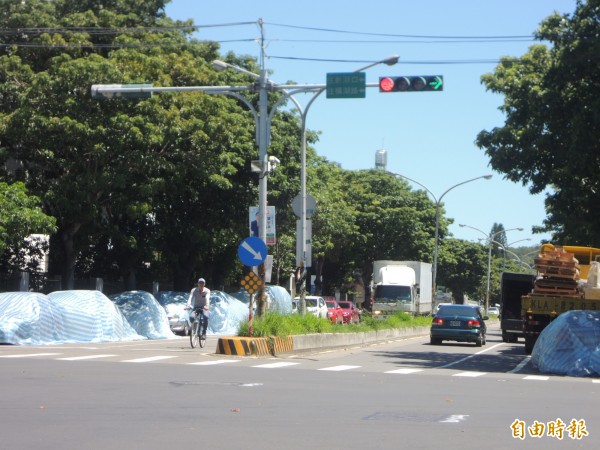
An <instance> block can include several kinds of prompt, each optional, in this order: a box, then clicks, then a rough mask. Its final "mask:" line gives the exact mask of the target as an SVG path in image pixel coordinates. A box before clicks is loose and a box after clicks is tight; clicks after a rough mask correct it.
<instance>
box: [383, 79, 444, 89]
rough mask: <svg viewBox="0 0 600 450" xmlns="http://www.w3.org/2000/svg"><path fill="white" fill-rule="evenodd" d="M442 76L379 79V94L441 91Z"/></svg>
mask: <svg viewBox="0 0 600 450" xmlns="http://www.w3.org/2000/svg"><path fill="white" fill-rule="evenodd" d="M443 89H444V77H443V76H442V75H421V76H399V77H379V92H421V91H442V90H443Z"/></svg>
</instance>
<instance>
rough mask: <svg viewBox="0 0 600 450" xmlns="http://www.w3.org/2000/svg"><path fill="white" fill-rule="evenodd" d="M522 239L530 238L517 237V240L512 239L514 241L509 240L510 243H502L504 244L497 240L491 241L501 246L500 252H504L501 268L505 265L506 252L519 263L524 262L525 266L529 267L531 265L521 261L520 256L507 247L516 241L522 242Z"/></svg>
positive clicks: (527, 239)
mask: <svg viewBox="0 0 600 450" xmlns="http://www.w3.org/2000/svg"><path fill="white" fill-rule="evenodd" d="M524 241H531V238H526V239H519V240H518V241H514V242H511V243H510V244H506V245H504V244H502V243H501V242H498V241H492V242H493V243H494V244H496V245H498V246H499V247H501V248H502V252H503V253H504V261H503V262H502V270H504V268H505V267H506V254H507V253H509V254H510V255H512V256H514V257H515V258H516V259H517V261H518V262H519V263H522V264H525V265H526V266H527V267H529V268H530V269H531V266H530V265H529V264H526V263H524V262H523V261H521V258H519V256H518V255H517V254H516V253H514V252H511V251H510V250H509V248H510V247H511V245H515V244H516V243H518V242H524Z"/></svg>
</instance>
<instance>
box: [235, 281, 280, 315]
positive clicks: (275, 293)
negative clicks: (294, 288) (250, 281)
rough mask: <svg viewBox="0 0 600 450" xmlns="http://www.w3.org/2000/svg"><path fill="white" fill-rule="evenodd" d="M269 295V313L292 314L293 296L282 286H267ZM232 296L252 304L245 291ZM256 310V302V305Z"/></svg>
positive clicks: (266, 290)
mask: <svg viewBox="0 0 600 450" xmlns="http://www.w3.org/2000/svg"><path fill="white" fill-rule="evenodd" d="M265 292H266V294H267V309H268V310H269V311H273V312H278V313H279V314H291V313H292V296H291V295H290V293H289V292H288V291H287V290H286V289H285V288H283V287H281V286H267V287H266V288H265ZM231 295H232V296H233V297H235V298H237V299H238V300H240V301H241V302H243V303H245V304H246V305H248V304H249V303H250V294H248V291H246V290H245V289H240V290H239V291H236V292H232V293H231ZM254 309H255V310H256V302H255V303H254Z"/></svg>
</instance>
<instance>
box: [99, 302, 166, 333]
mask: <svg viewBox="0 0 600 450" xmlns="http://www.w3.org/2000/svg"><path fill="white" fill-rule="evenodd" d="M110 299H111V300H112V301H113V302H115V304H116V305H117V306H118V307H119V309H120V310H121V311H122V312H123V315H124V316H125V318H126V319H127V321H128V322H129V324H130V325H131V326H132V327H133V329H134V330H135V331H136V332H137V333H138V334H140V335H142V336H145V337H147V338H148V339H169V338H173V337H174V335H173V332H172V331H171V327H170V326H169V319H168V318H167V312H166V311H165V309H164V308H163V307H162V306H161V305H160V303H158V301H157V300H156V298H154V296H153V295H152V294H151V293H149V292H146V291H127V292H121V293H120V294H115V295H111V296H110Z"/></svg>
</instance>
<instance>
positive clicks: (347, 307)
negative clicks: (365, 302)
mask: <svg viewBox="0 0 600 450" xmlns="http://www.w3.org/2000/svg"><path fill="white" fill-rule="evenodd" d="M339 305H340V306H341V307H342V308H344V309H352V303H350V302H340V303H339Z"/></svg>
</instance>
